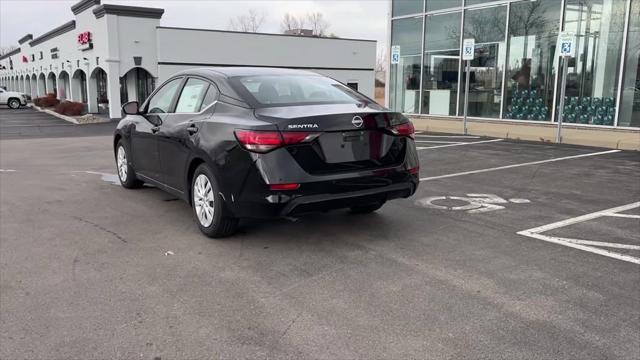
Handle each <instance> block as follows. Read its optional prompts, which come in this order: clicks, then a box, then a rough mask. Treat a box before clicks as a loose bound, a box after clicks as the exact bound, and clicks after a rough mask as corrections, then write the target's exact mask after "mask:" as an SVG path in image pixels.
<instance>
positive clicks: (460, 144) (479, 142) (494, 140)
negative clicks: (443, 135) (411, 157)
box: [416, 139, 504, 150]
mask: <svg viewBox="0 0 640 360" xmlns="http://www.w3.org/2000/svg"><path fill="white" fill-rule="evenodd" d="M503 140H504V139H491V140H482V141H473V142H459V143H455V144H448V145H436V146H427V147H420V146H418V147H416V149H418V150H424V149H439V148H443V147H450V146H462V145H474V144H484V143H492V142H498V141H503Z"/></svg>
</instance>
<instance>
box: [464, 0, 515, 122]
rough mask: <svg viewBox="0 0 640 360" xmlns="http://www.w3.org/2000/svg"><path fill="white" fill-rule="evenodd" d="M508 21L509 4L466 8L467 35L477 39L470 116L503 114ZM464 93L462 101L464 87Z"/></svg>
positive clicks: (471, 81)
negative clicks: (503, 73)
mask: <svg viewBox="0 0 640 360" xmlns="http://www.w3.org/2000/svg"><path fill="white" fill-rule="evenodd" d="M506 22H507V7H506V6H494V7H489V8H482V9H478V10H466V11H465V19H464V38H465V39H467V38H474V39H475V41H476V48H475V58H474V60H472V61H471V68H470V78H469V107H468V115H469V116H477V117H486V118H499V117H500V107H501V99H502V72H503V71H504V58H505V56H504V55H505V50H506V49H505V48H506V46H505V30H506ZM465 71H466V70H465ZM465 76H466V74H463V78H462V79H464V78H465ZM461 93H462V94H461V96H460V99H461V101H462V100H463V99H464V97H463V95H464V87H461ZM461 109H462V107H461Z"/></svg>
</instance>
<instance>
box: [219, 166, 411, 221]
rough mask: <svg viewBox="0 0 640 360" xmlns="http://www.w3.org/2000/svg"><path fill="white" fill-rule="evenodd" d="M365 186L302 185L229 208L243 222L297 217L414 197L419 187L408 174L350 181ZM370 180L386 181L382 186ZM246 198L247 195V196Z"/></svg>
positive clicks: (245, 199) (237, 202) (254, 196)
mask: <svg viewBox="0 0 640 360" xmlns="http://www.w3.org/2000/svg"><path fill="white" fill-rule="evenodd" d="M367 179H369V181H370V184H366V185H348V186H345V185H344V184H340V183H338V182H334V181H329V182H321V183H315V184H302V186H301V188H300V189H299V190H296V191H290V192H289V191H273V192H271V191H265V192H262V193H261V194H257V193H255V192H254V193H252V194H251V195H250V196H243V197H241V198H239V199H238V198H236V199H235V202H234V203H233V204H230V205H231V207H232V209H233V212H234V214H235V215H236V216H237V217H243V218H278V217H296V216H300V215H303V214H306V213H312V212H321V211H329V210H335V209H343V208H349V207H352V206H357V205H364V204H372V203H377V202H383V201H387V200H392V199H398V198H406V197H409V196H411V195H413V194H414V193H415V191H416V189H417V187H418V183H419V180H418V177H417V176H415V175H412V174H409V173H408V172H405V173H404V174H400V173H397V174H396V178H395V179H393V180H391V179H388V178H379V177H369V178H358V179H353V180H354V181H355V180H361V181H367ZM373 179H378V180H385V183H386V184H385V185H381V184H379V183H378V184H371V183H375V181H373ZM246 195H248V194H246Z"/></svg>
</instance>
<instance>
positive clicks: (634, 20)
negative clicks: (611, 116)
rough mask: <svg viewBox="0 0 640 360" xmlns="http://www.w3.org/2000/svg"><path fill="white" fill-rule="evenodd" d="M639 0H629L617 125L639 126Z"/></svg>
mask: <svg viewBox="0 0 640 360" xmlns="http://www.w3.org/2000/svg"><path fill="white" fill-rule="evenodd" d="M638 14H640V0H631V16H630V17H629V33H628V34H627V53H626V56H625V57H626V59H625V61H624V64H625V65H624V77H623V80H622V86H623V87H622V102H621V103H620V112H619V114H618V126H633V127H640V16H638Z"/></svg>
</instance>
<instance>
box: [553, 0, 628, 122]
mask: <svg viewBox="0 0 640 360" xmlns="http://www.w3.org/2000/svg"><path fill="white" fill-rule="evenodd" d="M625 5H626V1H615V0H590V1H584V0H567V1H566V7H565V23H564V30H565V31H567V32H572V33H575V34H576V57H575V58H574V59H572V60H571V61H570V62H569V73H568V76H567V87H566V90H565V91H566V101H565V103H566V105H565V109H564V119H563V121H565V122H568V123H581V124H595V125H613V123H614V117H615V112H616V109H615V104H616V95H617V90H618V74H619V71H620V58H621V56H622V38H623V32H624V18H625Z"/></svg>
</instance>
